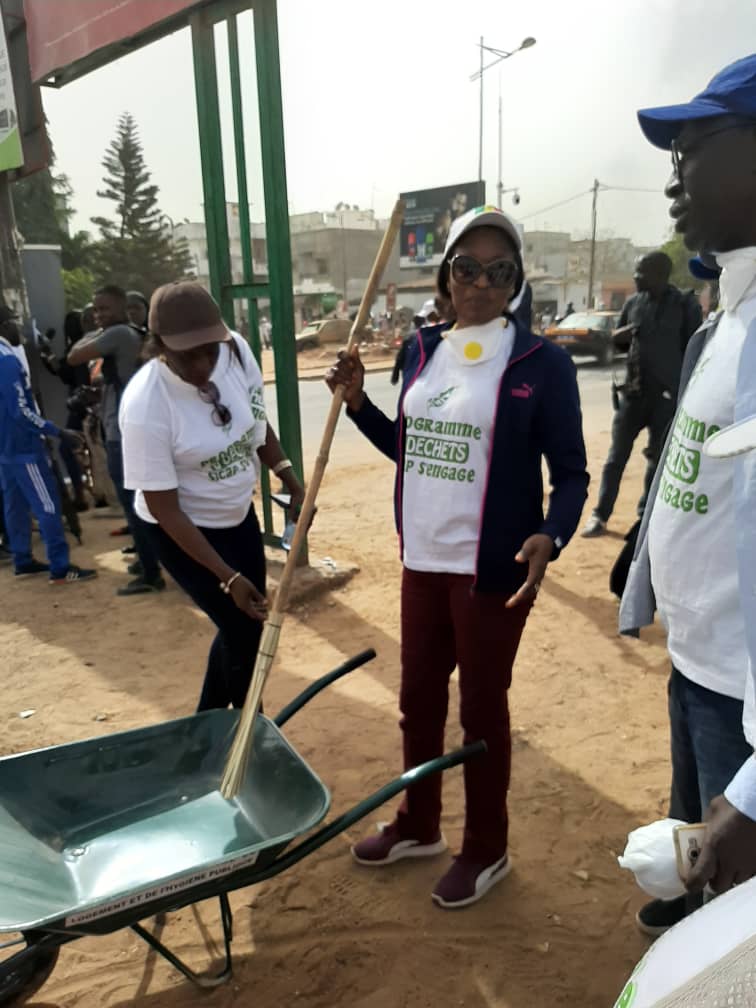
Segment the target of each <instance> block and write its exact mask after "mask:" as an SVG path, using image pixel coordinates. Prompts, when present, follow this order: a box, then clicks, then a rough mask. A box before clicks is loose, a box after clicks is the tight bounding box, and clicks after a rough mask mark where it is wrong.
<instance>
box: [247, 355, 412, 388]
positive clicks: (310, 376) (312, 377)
mask: <svg viewBox="0 0 756 1008" xmlns="http://www.w3.org/2000/svg"><path fill="white" fill-rule="evenodd" d="M393 369H394V362H393V361H391V363H386V364H376V366H375V367H370V365H369V364H366V365H365V373H366V374H380V373H384V372H386V371H393ZM325 371H326V369H325V368H323V370H322V371H304V372H300V374H298V375H297V380H298V381H325ZM275 383H276V377H275V375H268V377H266V378H265V377H264V378H263V384H265V385H275Z"/></svg>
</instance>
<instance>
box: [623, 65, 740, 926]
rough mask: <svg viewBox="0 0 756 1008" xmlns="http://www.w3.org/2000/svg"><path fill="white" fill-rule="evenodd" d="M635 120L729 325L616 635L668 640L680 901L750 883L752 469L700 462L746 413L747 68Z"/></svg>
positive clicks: (687, 398) (689, 417)
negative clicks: (664, 153) (711, 260)
mask: <svg viewBox="0 0 756 1008" xmlns="http://www.w3.org/2000/svg"><path fill="white" fill-rule="evenodd" d="M638 118H639V120H640V125H641V129H642V130H643V132H644V134H645V136H646V138H647V139H648V140H650V142H651V143H652V144H654V145H655V146H656V147H661V148H662V149H664V150H669V151H670V152H671V155H672V175H671V177H670V179H669V182H668V183H667V187H666V190H665V191H666V194H667V196H669V198H670V199H671V200H672V206H671V208H670V214H671V216H672V217H673V218H674V220H675V229H676V230H677V231H678V233H680V234H682V235H683V238H684V240H685V244H686V245H687V246H688V248H689V249H691V250H694V251H696V250H706V251H707V252H710V253H712V254H713V255H714V257H715V259H716V263H717V266H718V268H719V269H721V271H722V272H721V277H720V292H721V307H722V308H723V309H724V311H723V312H722V313H721V314H720V315H718V316H716V317H715V318H713V319H712V318H710V319H709V320H708V321H707V323H706V324H705V325H704V326H703V327H702V328H701V329H699V331H698V332H697V333H696V334H695V335H694V336H693V338H692V339H691V341H690V343H689V345H688V349H687V352H686V356H685V361H684V363H683V368H682V374H681V379H680V392H679V400H678V408H677V413H676V415H675V418H674V420H673V421H672V426H671V429H670V433H669V436H668V438H667V444H666V446H665V449H664V451H663V452H662V455H661V461H660V464H659V468H658V470H657V472H656V477H655V480H654V484H653V486H652V488H651V492H650V495H649V502H648V505H647V507H646V511H645V514H644V518H643V524H642V526H641V529H640V533H639V535H638V543H637V546H636V550H635V555H634V558H633V563H632V565H631V568H630V573H629V575H628V580H627V586H626V588H625V593H624V595H623V598H622V605H621V608H620V630H621V632H623V633H628V634H636V635H637V633H638V630H639V628H640V627H643V626H647V625H648V624H650V623H651V622H652V621H653V617H654V610H655V609H658V610H659V614H660V616H661V619H662V621H663V623H664V624H665V626H666V628H667V647H668V649H669V653H670V657H671V659H672V676H671V679H670V685H669V712H670V725H671V738H672V799H671V808H670V813H671V815H672V816H673V817H674V818H678V819H684V820H686V821H688V822H696V821H700V820H701V819H703V818H704V816H705V815H706V812H707V806H708V810H709V811H708V825H707V832H706V841H705V843H704V846H703V849H702V852H701V855H700V857H699V859H698V862H697V865H696V868H695V870H694V871H693V873H692V875H691V877H690V879H689V888H690V889H691V891H693V892H696V891H700V890H701V889H703V887H704V885H706V883H709V885H710V886H711V887H712V889H713V890H714V891H715V892H722V891H724V890H725V889H729V888H730V887H731V886H732V885H734V884H736V883H738V882H742V881H744V880H745V879H747V878H750V877H751V876H753V875H754V874H756V759H754V757H753V751H752V750H753V745H754V742H755V741H756V709H754V704H753V703H752V702H751V701H752V700H753V695H754V682H753V680H754V677H755V676H756V618H754V616H755V615H756V613H755V612H754V604H755V600H756V455H754V453H753V452H751V453H750V454H745V455H741V456H740V457H738V458H735V459H733V458H713V457H710V456H708V455H707V454H705V452H704V450H703V446H704V442H705V441H706V440H707V439H708V438H709V437H710V436H711V435H712V434H714V433H716V431H717V430H719V429H721V428H724V427H728V426H730V425H732V424H733V423H734V422H735V421H737V420H739V419H741V418H744V417H747V416H751V415H753V414H755V413H756V54H753V55H750V56H747V57H746V58H745V59H741V60H738V61H737V62H736V63H733V64H731V65H730V66H728V67H726V68H725V69H724V70H722V71H721V72H720V73H718V74H717V75H716V76H715V77H714V78H713V80H712V81H711V82H710V84H709V85H708V87H707V88H706V89H705V90H704V91H702V92H701V94H700V95H698V96H697V97H696V98H694V99H693V100H692V101H691V102H689V103H687V104H684V105H673V106H666V107H663V108H653V109H644V110H643V111H641V112H639V113H638ZM744 695H745V696H746V703H745V711H743V698H744ZM741 719H742V726H741ZM743 728H744V729H745V735H744V734H743ZM746 739H747V741H746ZM689 909H690V903H687V904H686V900H685V897H683V898H682V899H681V900H676V901H671V902H669V903H665V904H661V903H660V902H659V901H655V902H654V903H650V904H647V905H646V906H645V907H643V909H642V910H641V911H640V913H639V915H638V924H639V926H640V927H641V928H642V930H644V931H645V932H646V933H648V934H659V933H661V932H662V931H663V930H665V929H666V928H667V927H669V926H671V925H672V924H674V923H676V921H677V920H679V919H680V918H681V917H683V916H684V915H685V913H686V911H687V910H689Z"/></svg>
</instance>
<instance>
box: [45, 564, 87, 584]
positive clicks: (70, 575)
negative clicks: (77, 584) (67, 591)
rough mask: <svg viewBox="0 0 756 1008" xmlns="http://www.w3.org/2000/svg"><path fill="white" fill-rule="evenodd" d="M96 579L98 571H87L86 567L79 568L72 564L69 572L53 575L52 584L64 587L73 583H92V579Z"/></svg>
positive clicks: (51, 576) (51, 577)
mask: <svg viewBox="0 0 756 1008" xmlns="http://www.w3.org/2000/svg"><path fill="white" fill-rule="evenodd" d="M96 577H97V571H96V570H87V569H86V568H84V567H77V566H76V565H75V564H71V566H70V567H69V568H68V570H67V571H64V572H63V573H62V574H51V575H50V584H54V585H62V584H71V583H72V582H73V581H91V580H92V578H96Z"/></svg>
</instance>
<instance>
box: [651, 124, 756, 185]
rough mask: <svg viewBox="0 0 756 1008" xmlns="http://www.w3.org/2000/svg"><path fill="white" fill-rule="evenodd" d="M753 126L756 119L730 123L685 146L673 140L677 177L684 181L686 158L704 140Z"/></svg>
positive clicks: (703, 134) (673, 166) (671, 147)
mask: <svg viewBox="0 0 756 1008" xmlns="http://www.w3.org/2000/svg"><path fill="white" fill-rule="evenodd" d="M753 127H756V120H753V119H745V120H743V122H737V123H730V124H729V126H720V127H719V128H718V129H715V130H710V131H709V132H708V133H701V134H700V135H699V136H697V137H696V138H695V140H692V141H691V142H690V143H687V144H685V146H684V147H681V146H680V144H679V143H678V142H677V140H673V141H672V144H671V146H670V150H671V152H672V171H673V172H674V173H675V177H676V178H677V179H678V180H679V181H680V182H682V172H683V168H684V167H685V161H686V159H687V158H689V157H690V156H691V154H693V152H694V151H696V150H698V148H699V147H700V146H701V144H702V143H703V142H704V140H709V139H710V138H711V137H714V136H718V135H719V134H720V133H728V132H729V131H730V130H738V129H749V128H753Z"/></svg>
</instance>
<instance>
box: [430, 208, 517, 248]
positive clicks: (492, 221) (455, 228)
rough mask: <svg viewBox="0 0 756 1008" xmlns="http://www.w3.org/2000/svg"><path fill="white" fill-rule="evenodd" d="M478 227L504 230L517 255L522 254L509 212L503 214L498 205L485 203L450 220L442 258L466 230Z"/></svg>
mask: <svg viewBox="0 0 756 1008" xmlns="http://www.w3.org/2000/svg"><path fill="white" fill-rule="evenodd" d="M479 227H494V228H499V230H501V231H504V232H505V233H506V234H507V235H508V236H509V238H510V239H511V240H512V243H513V245H514V247H515V250H516V252H517V254H518V255H519V256H521V255H522V239H521V238H520V232H519V230H518V227H517V225H516V224H515V222H514V221H513V220H512V218H511V217H510V216H509V214H505V213H504V211H503V210H499V208H498V207H495V206H491V205H486V206H479V207H474V208H473V209H472V210H468V211H467V213H464V214H462V216H461V217H457V219H456V220H455V221H453V222H452V226H451V227H450V228H449V236H448V237H447V239H446V247H445V249H444V259H446V258H447V256H448V255H449V253H450V252H451V250H452V249H453V248H454V246H455V245H456V244H457V242H458V241H459V239H460V238H461V237H462V235H464V234H467V232H468V231H472V230H473V228H479Z"/></svg>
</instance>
